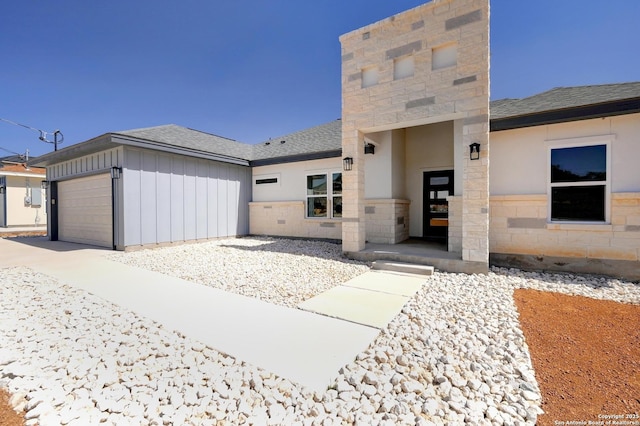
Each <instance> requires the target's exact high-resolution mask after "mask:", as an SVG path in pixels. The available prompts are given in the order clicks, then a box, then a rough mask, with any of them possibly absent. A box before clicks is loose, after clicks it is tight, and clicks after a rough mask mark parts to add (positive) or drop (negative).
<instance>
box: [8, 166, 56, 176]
mask: <svg viewBox="0 0 640 426" xmlns="http://www.w3.org/2000/svg"><path fill="white" fill-rule="evenodd" d="M45 172H46V169H44V168H42V167H33V166H30V167H27V166H26V165H25V164H24V163H23V164H6V163H5V164H2V163H0V175H1V174H4V173H20V174H30V175H37V176H44V175H45Z"/></svg>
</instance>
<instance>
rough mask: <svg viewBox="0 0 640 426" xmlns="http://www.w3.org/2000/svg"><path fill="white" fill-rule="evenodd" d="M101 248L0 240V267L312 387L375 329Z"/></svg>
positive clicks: (326, 379) (326, 380) (323, 383)
mask: <svg viewBox="0 0 640 426" xmlns="http://www.w3.org/2000/svg"><path fill="white" fill-rule="evenodd" d="M108 253H110V251H109V250H104V249H100V248H96V247H90V246H84V245H80V244H73V243H65V242H58V241H56V242H52V241H47V240H46V237H30V238H14V239H0V267H2V268H6V267H28V268H32V269H34V270H36V271H38V272H41V273H44V274H46V275H49V276H52V277H55V278H57V279H58V280H59V281H60V282H61V283H65V284H69V285H72V286H74V287H77V288H80V289H83V290H86V291H88V292H90V293H92V294H94V295H97V296H99V297H101V298H103V299H106V300H108V301H110V302H113V303H115V304H117V305H120V306H122V307H125V308H128V309H130V310H132V311H134V312H135V313H137V314H140V315H143V316H145V317H147V318H150V319H152V320H154V321H156V322H158V323H160V324H162V325H163V326H164V327H166V328H168V329H170V330H175V331H178V332H180V333H182V334H184V335H186V336H189V337H191V338H194V339H197V340H199V341H201V342H202V343H204V344H206V345H208V346H209V347H211V348H214V349H216V350H218V351H220V352H223V353H226V354H228V355H231V356H233V357H234V358H236V359H240V360H243V361H245V362H247V363H250V364H252V365H254V366H257V367H260V368H263V369H265V370H267V371H270V372H273V373H275V374H278V375H280V376H282V377H286V378H288V379H290V380H292V381H294V382H297V383H299V384H301V385H303V386H305V387H308V388H310V389H312V390H324V389H326V387H327V386H328V385H330V384H331V383H332V381H333V380H334V379H335V377H336V376H337V375H338V371H339V370H340V368H341V367H343V366H344V365H346V364H348V363H349V362H351V361H353V359H354V358H355V356H356V355H357V354H358V353H360V352H362V351H363V350H365V349H366V348H367V347H368V346H369V345H370V344H371V343H372V342H373V340H374V339H375V338H376V336H377V335H378V333H379V330H378V329H377V328H374V327H369V326H365V325H360V324H356V323H353V322H349V321H344V320H340V319H335V318H330V317H327V316H323V315H318V314H314V313H311V312H306V311H303V310H299V309H291V308H286V307H282V306H276V305H273V304H270V303H266V302H263V301H260V300H258V299H253V298H249V297H244V296H240V295H236V294H232V293H228V292H224V291H221V290H217V289H214V288H211V287H206V286H204V285H199V284H197V283H193V282H189V281H185V280H182V279H179V278H175V277H170V276H167V275H163V274H160V273H157V272H153V271H148V270H144V269H140V268H135V267H132V266H128V265H124V264H121V263H118V262H114V261H110V260H108V259H106V258H105V255H106V254H108Z"/></svg>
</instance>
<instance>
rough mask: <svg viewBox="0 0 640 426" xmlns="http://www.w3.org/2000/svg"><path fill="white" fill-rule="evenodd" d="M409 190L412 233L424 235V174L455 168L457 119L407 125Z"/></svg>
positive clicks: (407, 185) (410, 232)
mask: <svg viewBox="0 0 640 426" xmlns="http://www.w3.org/2000/svg"><path fill="white" fill-rule="evenodd" d="M405 137H406V157H405V158H406V161H405V162H406V191H407V197H408V198H409V199H410V200H411V208H410V215H411V223H410V226H409V235H411V236H412V237H422V200H423V197H422V192H423V174H424V172H428V171H437V170H451V169H453V162H454V160H453V159H454V157H453V146H454V145H453V122H451V121H447V122H443V123H436V124H430V125H427V126H418V127H410V128H407V129H406V134H405Z"/></svg>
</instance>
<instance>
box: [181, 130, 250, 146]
mask: <svg viewBox="0 0 640 426" xmlns="http://www.w3.org/2000/svg"><path fill="white" fill-rule="evenodd" d="M178 127H182V126H178ZM184 128H185V129H187V130H192V131H194V132H198V133H202V134H204V135H207V136H215V137H217V138H220V139H226V140H228V141H231V142H237V143H241V144H243V145H251V144H248V143H246V142H242V141H239V140H237V139H232V138H228V137H226V136H220V135H216V134H215V133H209V132H205V131H204V130H198V129H192V128H191V127H184Z"/></svg>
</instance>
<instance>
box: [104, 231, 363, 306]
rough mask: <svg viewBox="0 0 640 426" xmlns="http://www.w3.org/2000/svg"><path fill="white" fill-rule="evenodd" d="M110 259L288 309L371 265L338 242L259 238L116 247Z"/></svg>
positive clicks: (358, 273) (359, 273)
mask: <svg viewBox="0 0 640 426" xmlns="http://www.w3.org/2000/svg"><path fill="white" fill-rule="evenodd" d="M109 259H111V260H114V261H117V262H122V263H125V264H127V265H132V266H137V267H139V268H144V269H149V270H152V271H156V272H160V273H163V274H167V275H172V276H175V277H178V278H182V279H185V280H188V281H193V282H197V283H199V284H204V285H207V286H211V287H215V288H217V289H220V290H225V291H230V292H233V293H237V294H241V295H243V296H250V297H255V298H258V299H261V300H264V301H265V302H270V303H274V304H276V305H282V306H288V307H291V308H295V307H296V306H298V304H300V303H301V302H303V301H305V300H307V299H310V298H311V297H313V296H315V295H317V294H320V293H322V292H324V291H326V290H329V289H330V288H332V287H335V286H337V285H340V284H342V283H343V282H345V281H348V280H350V279H351V278H354V277H357V276H358V275H361V274H363V273H365V272H367V271H368V270H369V267H368V265H367V264H365V263H363V262H358V261H355V260H349V259H346V258H344V257H343V256H342V250H341V247H340V245H339V244H335V243H330V242H323V241H307V240H296V239H277V238H259V237H257V238H231V239H222V240H215V241H208V242H204V243H199V244H188V245H180V246H173V247H165V248H161V249H153V250H141V251H133V252H127V253H124V252H118V253H113V254H111V255H110V256H109Z"/></svg>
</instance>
